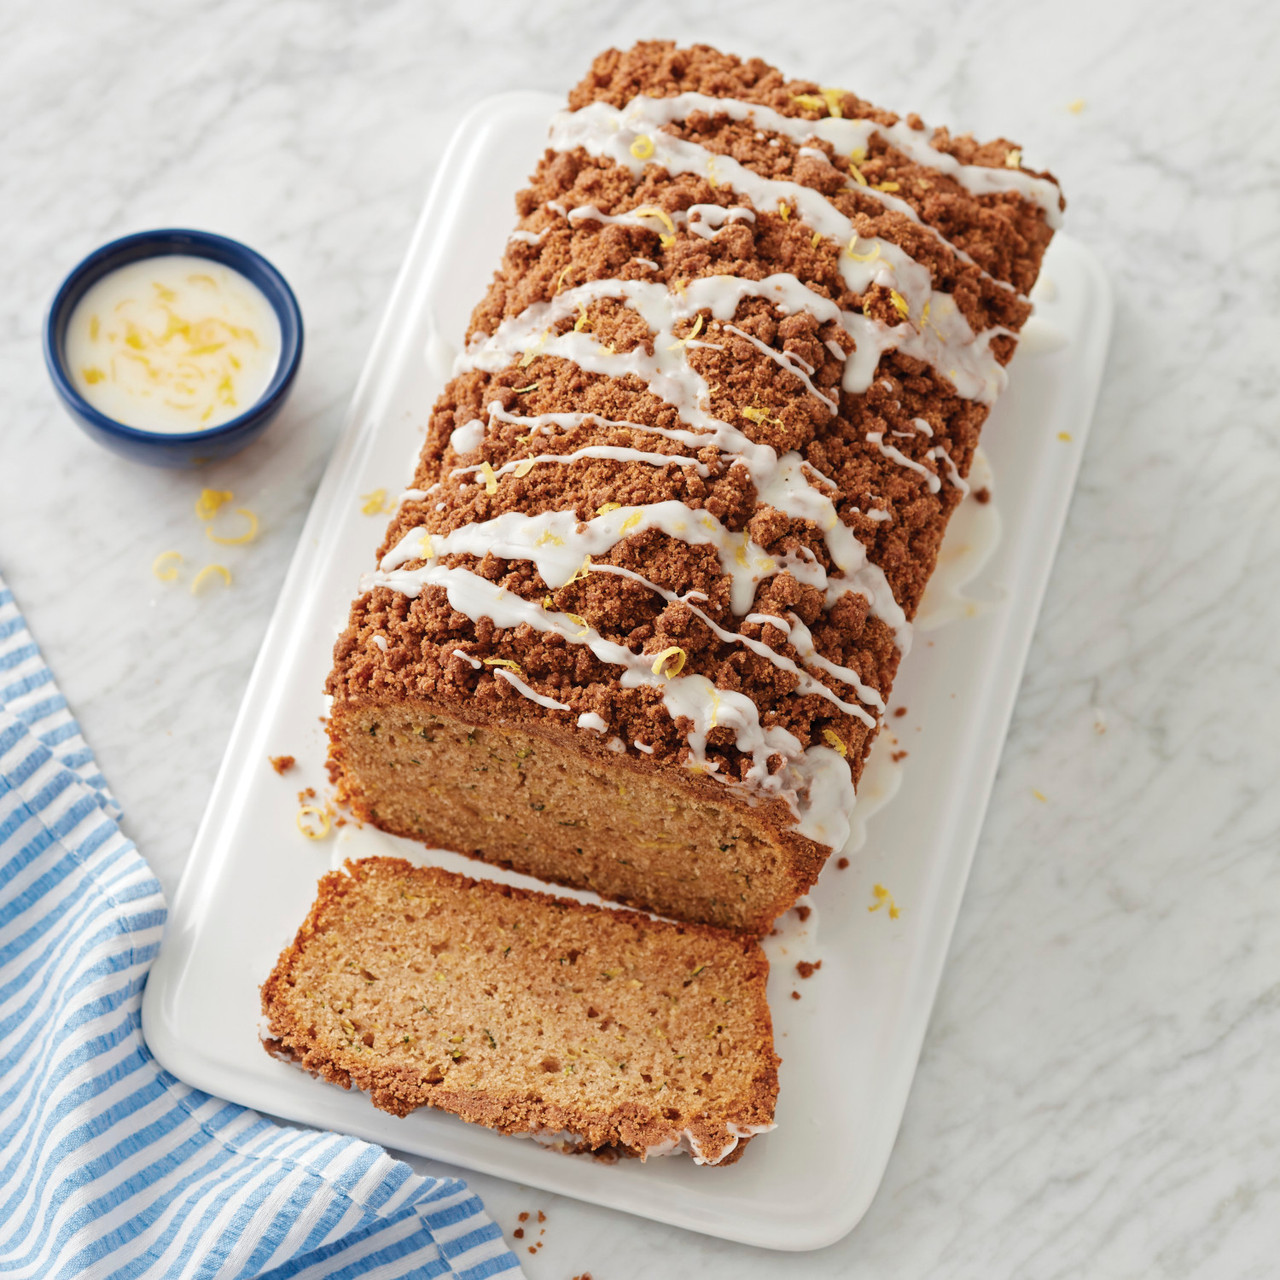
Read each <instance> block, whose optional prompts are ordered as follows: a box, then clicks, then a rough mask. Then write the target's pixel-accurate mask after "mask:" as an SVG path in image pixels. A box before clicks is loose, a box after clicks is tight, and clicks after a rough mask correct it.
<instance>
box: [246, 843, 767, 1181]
mask: <svg viewBox="0 0 1280 1280" xmlns="http://www.w3.org/2000/svg"><path fill="white" fill-rule="evenodd" d="M767 976H768V962H767V960H766V959H765V957H764V954H763V952H762V951H761V950H760V947H759V945H758V944H757V943H755V942H753V941H750V940H747V939H743V938H742V937H740V936H737V935H734V934H731V933H726V932H724V931H721V930H717V929H713V928H708V927H705V926H697V925H676V924H670V923H666V922H663V921H655V920H652V919H650V918H649V917H648V916H644V915H640V914H638V913H636V912H629V911H616V910H609V909H604V908H600V907H594V906H588V905H586V904H583V903H579V902H574V901H571V900H568V899H564V898H555V897H552V896H550V895H548V894H542V893H534V892H529V891H526V890H521V889H515V888H511V887H510V886H507V885H501V884H496V883H493V882H490V881H478V880H471V879H468V878H467V877H465V876H459V875H455V874H453V873H451V872H447V871H444V870H442V869H440V868H437V867H415V866H414V865H413V864H411V863H409V862H406V861H403V860H401V859H395V858H367V859H364V860H362V861H360V862H354V863H348V864H347V868H346V871H345V872H332V873H330V874H328V875H326V876H325V877H324V878H323V879H322V880H321V882H320V888H319V893H318V895H317V898H316V901H315V903H314V905H313V906H312V908H311V911H310V914H309V915H308V917H307V919H306V921H305V922H304V923H303V925H302V927H301V928H300V929H299V931H298V934H297V937H296V938H295V939H294V941H293V942H292V943H291V944H290V945H289V946H288V947H286V948H285V950H284V952H283V953H282V954H281V956H280V959H279V961H278V963H277V964H276V967H275V970H274V971H273V972H272V974H271V976H270V977H269V978H268V979H267V981H266V982H265V983H264V984H263V987H262V1007H263V1011H264V1013H265V1014H266V1016H267V1019H268V1024H269V1028H270V1035H271V1039H270V1040H268V1042H267V1048H268V1049H269V1050H270V1051H272V1052H273V1053H276V1054H278V1055H280V1056H284V1057H288V1058H291V1059H294V1060H296V1061H297V1062H299V1063H300V1064H301V1065H302V1066H303V1067H305V1068H306V1069H307V1070H309V1071H311V1072H312V1073H314V1074H317V1075H320V1076H322V1077H324V1078H325V1079H327V1080H331V1081H334V1082H336V1083H338V1084H342V1085H344V1086H346V1087H348V1088H349V1087H351V1086H352V1085H355V1086H356V1087H357V1088H359V1089H362V1090H364V1091H365V1092H367V1093H368V1094H369V1095H370V1097H371V1098H372V1100H373V1103H374V1105H375V1106H377V1107H380V1108H381V1109H382V1110H384V1111H389V1112H391V1113H393V1114H395V1115H407V1114H408V1113H409V1112H411V1111H413V1110H415V1109H416V1108H418V1107H422V1106H432V1107H437V1108H439V1109H441V1110H444V1111H449V1112H452V1113H453V1114H455V1115H458V1116H461V1117H462V1118H463V1119H464V1120H468V1121H471V1122H473V1123H477V1124H483V1125H486V1126H488V1127H490V1128H493V1129H498V1130H501V1131H502V1132H504V1133H510V1134H520V1135H526V1136H531V1137H534V1138H537V1139H539V1140H541V1141H544V1142H546V1143H548V1144H549V1145H554V1146H559V1147H561V1148H563V1149H566V1150H574V1151H593V1152H596V1153H599V1154H609V1155H628V1156H639V1157H640V1158H641V1159H644V1158H645V1157H647V1156H650V1155H665V1154H668V1153H670V1152H674V1151H686V1152H688V1153H689V1154H691V1155H692V1156H694V1158H695V1159H696V1160H698V1161H699V1163H706V1164H723V1163H727V1162H729V1161H732V1160H734V1159H736V1158H737V1157H738V1156H739V1155H740V1154H741V1152H742V1149H743V1146H744V1144H745V1142H746V1141H747V1140H748V1139H749V1138H750V1137H751V1136H753V1135H754V1134H757V1133H761V1132H764V1131H765V1130H767V1129H769V1128H772V1122H773V1109H774V1102H775V1099H776V1097H777V1089H778V1083H777V1065H778V1058H777V1055H776V1054H775V1053H774V1050H773V1035H772V1025H771V1021H770V1017H769V1009H768V1005H767V1003H766V1000H765V982H766V978H767Z"/></svg>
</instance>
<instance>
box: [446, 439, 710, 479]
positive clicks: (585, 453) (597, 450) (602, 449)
mask: <svg viewBox="0 0 1280 1280" xmlns="http://www.w3.org/2000/svg"><path fill="white" fill-rule="evenodd" d="M583 458H609V459H612V460H613V461H614V462H647V463H648V464H649V465H650V466H653V467H663V466H666V465H667V463H674V464H675V465H676V466H680V467H693V468H694V470H696V471H697V473H698V474H699V475H700V476H701V477H702V478H703V479H704V480H705V479H706V478H707V477H708V476H709V475H710V474H711V468H710V467H708V466H707V464H706V463H705V462H699V461H698V459H697V458H686V457H684V456H683V455H681V454H678V453H646V452H644V451H643V450H641V449H628V448H624V447H623V446H621V445H612V444H592V445H587V446H586V448H583V449H578V450H575V451H574V452H573V453H540V454H538V455H537V456H536V457H532V458H513V459H512V460H511V461H510V462H504V463H503V464H502V466H500V467H495V468H494V469H493V474H494V476H495V477H498V476H504V475H506V474H507V473H508V472H511V471H518V470H519V469H520V468H521V467H527V466H528V465H529V464H530V463H532V464H533V466H538V465H540V464H541V463H544V462H546V463H563V464H565V465H568V464H569V463H572V462H578V461H580V460H581V459H583ZM483 465H484V464H483V463H481V464H480V465H479V466H470V467H457V468H455V470H454V471H453V472H452V474H453V475H455V476H460V475H466V474H468V473H469V472H473V471H480V470H482V469H483ZM522 474H523V473H522Z"/></svg>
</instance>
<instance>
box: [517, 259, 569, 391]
mask: <svg viewBox="0 0 1280 1280" xmlns="http://www.w3.org/2000/svg"><path fill="white" fill-rule="evenodd" d="M568 269H569V268H568V267H566V268H565V271H568ZM560 275H561V277H562V278H563V276H564V271H562V272H561V273H560ZM556 292H557V293H559V292H560V286H559V284H557V285H556ZM546 341H547V331H546V330H545V329H544V330H543V331H542V332H541V333H540V334H538V336H537V338H535V339H534V340H533V341H532V342H531V343H530V344H529V345H528V346H527V347H526V348H525V352H524V355H522V356H521V357H520V368H522V369H527V368H528V367H529V366H530V365H531V364H532V363H533V362H534V361H535V360H536V359H537V358H538V352H539V351H541V350H542V348H543V346H544V345H545V344H546Z"/></svg>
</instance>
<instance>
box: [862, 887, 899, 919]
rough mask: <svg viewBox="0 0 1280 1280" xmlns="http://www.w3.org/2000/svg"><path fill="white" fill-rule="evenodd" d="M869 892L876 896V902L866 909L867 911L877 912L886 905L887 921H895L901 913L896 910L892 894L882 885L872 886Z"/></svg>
mask: <svg viewBox="0 0 1280 1280" xmlns="http://www.w3.org/2000/svg"><path fill="white" fill-rule="evenodd" d="M871 892H872V893H874V894H875V895H876V900H875V902H873V903H872V904H871V906H869V907H868V908H867V910H868V911H879V910H880V908H881V907H883V906H885V905H886V904H887V905H888V907H889V919H890V920H896V919H897V918H898V917H899V916H900V915H901V914H902V912H901V911H899V910H898V904H897V903H896V902H894V900H893V894H891V893H890V892H889V890H888V889H886V888H885V887H884V885H882V884H877V885H873V886H872V889H871Z"/></svg>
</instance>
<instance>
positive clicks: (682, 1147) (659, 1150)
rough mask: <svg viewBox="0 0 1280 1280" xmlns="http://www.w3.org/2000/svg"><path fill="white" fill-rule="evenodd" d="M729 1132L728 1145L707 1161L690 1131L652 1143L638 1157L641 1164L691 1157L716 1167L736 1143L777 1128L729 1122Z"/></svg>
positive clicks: (735, 1147) (732, 1149)
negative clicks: (673, 1157)
mask: <svg viewBox="0 0 1280 1280" xmlns="http://www.w3.org/2000/svg"><path fill="white" fill-rule="evenodd" d="M725 1127H726V1128H727V1129H728V1130H729V1138H730V1141H729V1144H728V1146H726V1147H725V1149H724V1150H723V1151H721V1152H720V1154H719V1155H718V1156H716V1157H715V1159H709V1158H708V1157H707V1156H706V1155H705V1154H703V1150H702V1147H701V1146H700V1145H699V1143H698V1140H697V1138H695V1137H694V1136H693V1131H692V1130H690V1129H681V1130H680V1132H679V1133H678V1134H676V1136H675V1137H673V1138H664V1139H663V1141H661V1142H657V1143H654V1145H653V1146H651V1147H646V1148H645V1149H644V1151H643V1152H642V1153H641V1155H640V1160H641V1162H642V1163H643V1162H644V1161H645V1160H656V1159H659V1158H661V1157H662V1156H674V1155H688V1156H692V1157H693V1162H694V1163H695V1164H711V1165H716V1164H720V1163H722V1162H723V1161H724V1160H725V1158H726V1157H727V1156H729V1155H731V1154H732V1153H733V1152H734V1151H736V1150H737V1149H738V1143H739V1142H741V1141H742V1139H743V1138H753V1137H755V1136H756V1135H757V1134H761V1133H771V1132H772V1131H773V1130H774V1129H776V1128H777V1127H778V1126H777V1125H776V1124H734V1123H733V1122H732V1121H730V1122H729V1123H728V1124H727V1125H726V1126H725Z"/></svg>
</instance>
